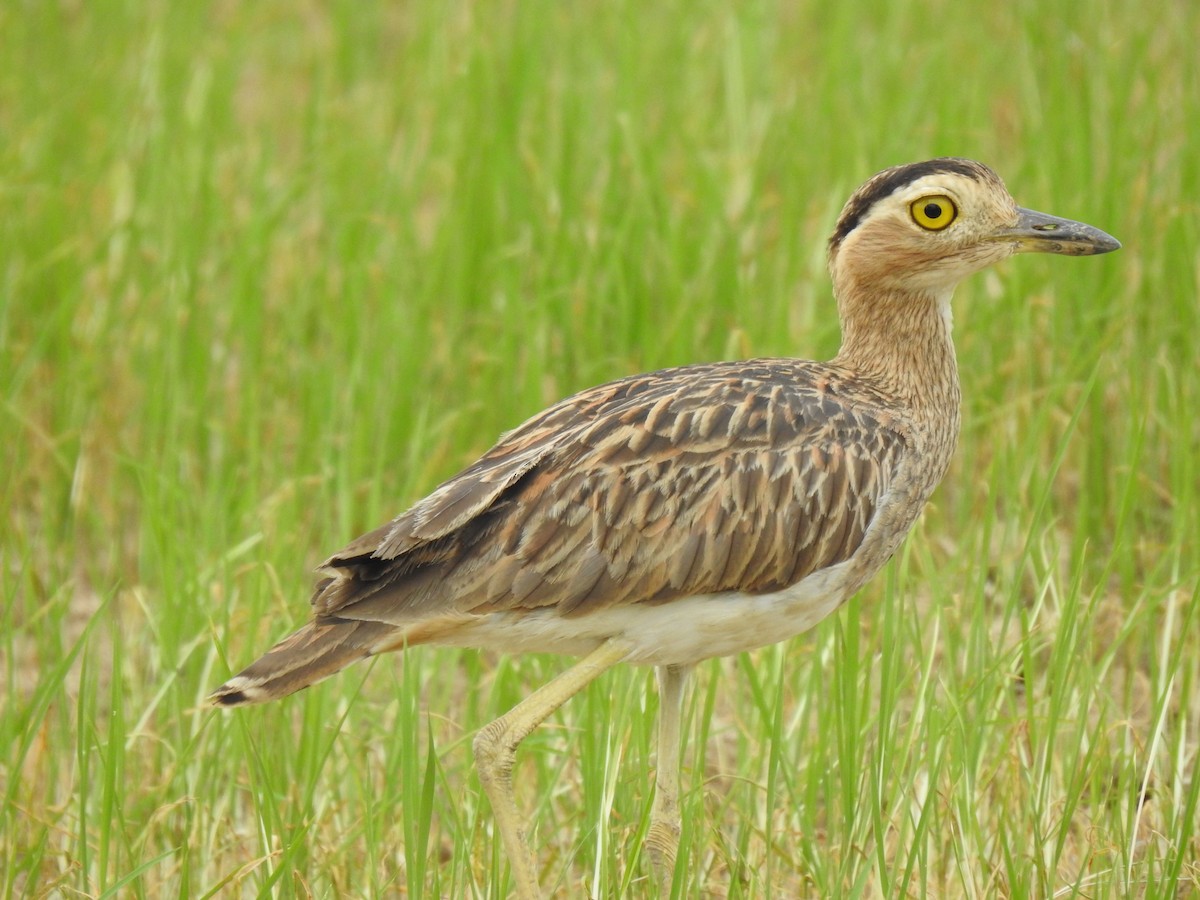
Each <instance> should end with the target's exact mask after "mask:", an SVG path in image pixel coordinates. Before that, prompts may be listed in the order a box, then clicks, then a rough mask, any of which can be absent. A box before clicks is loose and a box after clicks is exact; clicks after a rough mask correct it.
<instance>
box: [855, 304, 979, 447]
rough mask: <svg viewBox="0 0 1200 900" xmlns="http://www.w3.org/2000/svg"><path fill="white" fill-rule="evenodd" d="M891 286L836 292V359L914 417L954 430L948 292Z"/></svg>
mask: <svg viewBox="0 0 1200 900" xmlns="http://www.w3.org/2000/svg"><path fill="white" fill-rule="evenodd" d="M951 293H952V290H947V291H945V293H943V294H938V293H933V292H930V291H911V292H910V291H903V290H898V289H897V290H892V291H886V292H882V293H881V292H879V291H878V290H872V291H870V292H869V293H864V294H859V293H857V292H855V291H853V290H851V291H843V292H841V293H839V297H838V312H839V315H840V316H841V320H842V346H841V349H840V350H839V351H838V355H837V357H835V359H834V362H835V363H836V364H838V365H841V366H844V367H846V368H848V369H849V370H850V371H853V372H855V373H857V374H859V375H860V376H861V377H863V378H865V379H868V380H869V381H871V382H872V383H873V384H874V385H875V386H876V387H877V388H878V389H879V390H881V391H883V392H884V393H886V394H888V395H890V396H893V397H895V398H896V399H897V400H898V401H899V402H901V403H903V404H904V405H905V406H906V407H908V408H909V409H910V410H911V412H912V414H913V415H915V416H917V417H918V418H928V419H929V420H931V424H932V423H933V421H937V420H941V421H942V424H944V425H946V426H949V427H950V428H951V429H952V430H953V432H954V433H955V434H957V431H958V417H959V402H960V399H961V394H960V392H959V385H958V365H957V363H956V361H955V358H954V342H953V340H952V339H951V334H950V332H951V318H950V295H951Z"/></svg>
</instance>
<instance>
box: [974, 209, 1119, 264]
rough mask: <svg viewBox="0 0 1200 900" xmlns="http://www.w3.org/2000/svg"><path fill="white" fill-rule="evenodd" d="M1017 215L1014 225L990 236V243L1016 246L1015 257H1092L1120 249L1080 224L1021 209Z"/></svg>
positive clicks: (1105, 236)
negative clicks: (1050, 255) (1017, 254)
mask: <svg viewBox="0 0 1200 900" xmlns="http://www.w3.org/2000/svg"><path fill="white" fill-rule="evenodd" d="M1017 215H1018V219H1017V224H1015V225H1012V226H1010V227H1007V228H1000V229H997V231H996V232H995V234H993V235H992V236H991V240H994V241H1001V242H1004V243H1010V244H1015V245H1016V247H1017V250H1016V252H1017V253H1061V254H1063V255H1065V256H1094V255H1095V254H1097V253H1112V251H1114V250H1119V249H1120V248H1121V242H1120V241H1118V240H1117V239H1116V238H1115V237H1113V236H1112V235H1108V234H1105V233H1104V232H1103V231H1101V230H1100V229H1099V228H1093V227H1092V226H1091V225H1084V224H1083V223H1082V222H1076V221H1074V220H1072V219H1060V218H1059V217H1058V216H1049V215H1046V213H1040V212H1034V211H1033V210H1032V209H1023V208H1021V207H1018V208H1017Z"/></svg>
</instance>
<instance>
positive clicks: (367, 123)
mask: <svg viewBox="0 0 1200 900" xmlns="http://www.w3.org/2000/svg"><path fill="white" fill-rule="evenodd" d="M1160 6H1161V8H1160V9H1158V10H1156V11H1155V12H1154V13H1153V14H1150V13H1148V12H1146V11H1145V10H1143V9H1142V8H1140V7H1138V6H1137V5H1135V4H1121V3H1116V2H1112V3H1107V2H1104V3H1098V4H1092V5H1091V6H1089V7H1087V8H1086V9H1085V8H1082V7H1072V8H1070V9H1068V8H1067V7H1062V8H1061V9H1060V8H1058V7H1054V6H1048V5H1047V4H1045V3H1036V2H1033V0H1014V2H1011V3H1005V4H991V5H989V6H988V7H987V8H985V9H981V8H980V7H978V6H977V5H970V4H958V3H950V2H938V0H931V2H926V3H915V2H908V3H905V2H900V3H897V2H890V3H883V2H879V3H868V4H838V3H829V4H827V3H818V2H814V0H808V2H793V3H772V2H766V0H763V2H749V3H742V4H729V3H711V2H685V0H674V2H672V0H666V2H659V3H654V4H643V3H630V2H614V3H609V4H552V3H537V2H533V3H516V2H497V3H479V4H449V3H434V2H425V0H417V2H412V3H406V4H386V3H330V4H316V3H309V4H301V5H299V6H297V5H296V4H281V3H273V2H264V3H257V4H230V3H193V4H171V3H164V2H150V3H133V2H120V0H102V2H98V3H93V4H78V3H70V2H57V3H10V4H7V5H4V6H3V7H0V382H2V385H3V394H2V401H0V402H2V406H0V434H2V435H3V441H2V442H0V446H2V447H3V453H4V456H3V460H4V472H3V476H2V477H0V505H2V506H3V509H4V512H5V514H4V516H3V518H0V529H2V530H0V564H2V566H3V569H2V574H3V577H2V578H0V598H2V603H0V778H2V785H0V790H2V791H3V803H2V804H0V889H2V890H3V893H4V895H6V896H15V897H26V896H28V897H45V896H89V897H118V896H119V897H155V898H157V897H163V896H178V897H217V896H221V897H224V896H245V897H253V896H281V897H292V896H299V897H308V896H320V897H333V896H385V895H391V894H396V893H407V894H409V895H412V896H427V897H463V896H476V897H483V896H497V897H498V896H504V895H505V894H506V892H507V890H508V887H507V886H508V880H507V879H508V874H507V868H506V862H505V860H504V859H503V857H502V854H501V853H500V852H499V849H498V847H497V844H496V842H495V841H494V839H493V834H492V831H491V828H492V825H491V818H490V813H489V811H488V809H487V806H486V803H485V802H484V801H483V800H482V799H481V793H480V790H479V786H478V782H477V781H476V779H475V777H474V775H473V773H472V771H471V768H470V750H469V742H470V737H471V735H472V734H473V732H474V730H475V729H476V728H477V727H478V726H479V725H481V724H482V723H484V722H486V721H487V720H488V719H489V718H492V717H495V716H496V715H498V714H499V713H501V712H502V711H504V710H505V709H507V708H508V707H510V706H511V705H513V704H514V703H516V702H517V701H518V700H519V699H520V698H522V697H523V696H525V695H526V694H527V693H528V692H529V691H530V690H532V689H533V688H534V687H535V686H536V685H538V684H541V683H543V682H545V681H546V680H548V679H549V678H550V677H552V676H553V674H554V673H556V672H558V671H561V668H562V666H563V661H562V660H559V659H554V658H522V659H506V658H498V657H496V656H495V655H493V654H490V653H487V652H479V653H476V652H457V651H449V650H432V649H422V650H418V651H414V652H412V653H410V654H408V655H406V656H404V657H401V658H395V659H382V660H378V661H376V662H374V663H372V664H371V665H369V666H364V667H360V668H359V669H357V670H352V671H350V672H348V673H346V674H345V675H343V676H339V677H338V678H336V679H334V680H332V681H331V682H329V683H328V684H325V685H322V686H321V687H319V688H316V689H314V690H311V691H307V692H305V693H304V694H302V695H298V696H296V697H295V698H293V699H291V700H288V701H285V702H282V703H279V704H276V705H273V706H270V707H266V708H262V709H251V710H247V711H244V712H237V713H235V714H221V713H218V712H215V711H213V710H210V709H208V708H207V707H206V706H205V705H204V703H203V698H204V696H205V694H206V693H207V691H208V690H210V689H211V688H212V687H214V686H215V685H216V684H218V683H219V682H220V681H221V679H222V678H223V677H224V676H226V675H227V674H228V673H229V671H230V670H231V669H232V668H234V667H236V666H239V665H241V664H243V663H245V662H247V661H248V660H249V659H250V658H251V657H252V656H253V655H254V654H255V653H256V652H257V651H259V650H261V649H262V648H263V647H264V646H265V645H266V644H267V643H269V642H270V641H271V640H273V639H274V638H276V637H278V636H279V635H281V634H283V633H284V632H286V631H287V630H288V628H290V627H291V626H293V625H295V624H296V623H298V622H299V621H301V620H302V619H303V618H304V617H305V615H306V609H305V603H304V597H305V596H306V592H307V589H308V586H309V582H308V575H307V570H308V569H309V568H310V567H311V566H312V565H313V564H315V563H316V562H317V561H319V560H320V559H321V558H322V556H323V555H324V554H325V553H327V552H328V551H330V550H331V549H333V548H335V547H337V546H339V545H340V544H341V543H342V542H344V541H345V540H347V539H349V538H350V537H352V536H354V535H355V534H357V533H359V532H360V531H362V530H365V529H367V528H369V527H372V526H374V525H376V524H378V523H379V522H381V521H383V520H385V519H386V518H387V517H389V516H391V515H394V514H395V513H397V512H399V511H400V510H402V509H403V508H404V507H405V506H406V504H408V503H409V502H411V501H412V500H414V499H416V498H418V497H419V496H420V495H421V494H422V493H423V492H425V491H427V490H428V489H430V488H431V487H433V486H434V485H435V484H436V483H437V482H438V480H439V479H441V478H443V477H445V476H447V475H449V474H451V473H453V472H454V471H455V470H457V469H458V468H459V467H461V466H462V465H463V464H465V463H467V462H469V461H470V460H471V459H472V458H473V457H474V455H476V454H478V453H479V452H480V451H482V450H483V449H485V448H486V447H487V446H488V445H489V444H490V443H491V441H492V440H493V439H494V438H495V436H496V435H497V434H498V433H499V432H500V431H502V430H503V429H505V428H509V427H512V426H513V425H515V424H517V423H518V422H520V421H521V420H522V419H523V418H524V417H525V416H527V415H528V414H531V413H532V412H534V411H536V410H537V409H539V408H540V407H542V406H543V405H545V404H546V403H548V402H551V401H553V400H555V399H557V398H559V397H560V396H563V395H565V394H566V393H568V392H570V391H572V390H575V389H578V388H582V387H584V386H587V385H589V384H593V383H596V382H598V381H600V380H603V379H607V378H611V377H616V376H619V375H622V374H628V373H630V372H633V371H639V370H645V369H648V368H653V367H658V366H663V365H670V364H677V363H684V362H691V361H698V360H705V359H717V358H730V357H740V356H748V355H784V354H786V355H799V356H805V357H812V356H818V357H819V356H827V355H829V354H831V353H832V352H833V350H834V349H835V348H836V344H837V327H836V324H837V323H836V315H835V311H834V308H833V304H832V301H831V299H830V298H829V288H828V283H827V279H826V277H825V274H824V259H823V240H824V236H825V234H826V233H827V232H828V230H829V229H830V227H831V224H832V221H833V217H834V216H835V215H836V211H837V209H838V207H839V205H840V204H841V202H842V201H843V200H844V198H845V196H846V195H847V194H848V192H849V191H850V190H852V189H853V187H854V186H855V185H856V184H857V183H858V182H859V181H860V180H861V179H863V178H865V177H866V176H867V175H869V174H871V173H872V172H874V171H875V170H877V169H879V168H882V167H883V166H886V165H890V164H893V163H897V162H904V161H911V160H915V159H919V158H923V157H927V156H932V155H937V154H945V153H949V154H956V155H966V156H972V157H976V158H980V159H982V160H984V161H986V162H988V163H990V164H992V165H993V166H994V167H996V168H997V169H998V170H999V171H1000V172H1001V173H1002V174H1003V175H1004V176H1005V177H1006V179H1007V180H1008V183H1009V186H1010V187H1011V188H1012V190H1013V192H1014V193H1015V195H1016V196H1017V198H1018V200H1019V201H1020V202H1021V203H1023V204H1025V205H1028V206H1032V207H1034V208H1041V209H1045V210H1047V211H1049V212H1054V213H1058V214H1061V215H1066V216H1072V217H1077V218H1080V219H1083V220H1085V221H1089V222H1092V223H1094V224H1096V225H1098V226H1100V227H1102V228H1105V229H1106V230H1109V231H1111V232H1112V233H1113V234H1115V235H1117V236H1118V237H1120V238H1121V239H1122V240H1123V241H1124V242H1125V248H1124V249H1123V250H1122V251H1121V252H1120V253H1118V254H1114V255H1112V256H1109V257H1104V258H1102V259H1094V260H1086V261H1075V260H1063V259H1054V258H1041V257H1037V258H1033V257H1030V258H1022V259H1019V260H1016V261H1013V262H1011V263H1009V264H1006V265H1005V266H1004V267H1003V268H1001V269H999V270H997V271H995V272H993V273H989V274H988V275H986V276H983V277H979V278H976V279H975V280H974V281H972V282H971V283H969V284H967V285H964V287H963V288H962V289H961V290H960V292H959V296H958V298H957V301H956V314H957V323H958V324H957V341H958V348H959V358H960V365H961V368H962V374H963V381H964V388H965V393H966V398H967V400H966V403H967V408H966V425H965V428H964V433H963V436H962V441H961V447H960V451H959V453H958V456H957V460H956V464H955V467H954V469H953V470H952V472H951V473H950V475H949V477H948V478H947V481H946V483H945V485H944V486H943V487H942V488H941V489H940V490H939V492H938V494H937V495H936V496H935V498H934V502H933V504H932V505H931V507H930V509H929V510H928V512H927V514H926V515H925V517H924V518H923V520H922V522H921V523H920V525H919V527H918V528H917V530H916V532H915V533H914V534H913V535H912V537H911V538H910V540H909V541H908V542H907V544H906V546H905V549H904V550H903V552H902V553H901V554H900V555H899V556H898V557H897V559H896V560H895V561H894V562H893V564H892V565H891V566H890V567H889V569H888V570H887V572H886V574H885V575H884V576H881V577H880V578H879V579H877V580H876V582H875V583H874V584H873V585H872V586H870V587H869V588H868V589H866V590H865V591H864V592H863V593H862V594H861V595H860V597H859V598H857V599H856V600H855V601H854V602H852V603H851V604H849V605H848V607H847V608H846V609H845V610H843V611H841V612H840V613H839V614H838V615H837V616H835V617H833V618H831V619H830V620H829V621H828V622H826V623H824V624H823V625H821V626H820V627H819V628H817V629H816V630H814V631H813V632H811V633H809V634H807V635H804V636H802V637H800V638H797V639H796V640H794V641H791V642H788V643H787V644H784V645H780V646H777V647H773V648H769V649H766V650H763V651H760V652H758V653H755V654H752V655H748V656H744V657H739V658H735V659H728V660H720V661H715V662H712V663H709V664H706V665H704V666H702V667H701V670H700V672H699V677H698V678H697V680H696V685H695V689H694V692H693V694H692V695H691V699H690V701H689V705H688V709H687V717H686V723H685V725H686V730H685V734H686V736H687V745H688V746H687V749H686V752H685V764H684V773H685V775H684V780H685V784H684V788H685V792H684V796H683V798H682V804H683V812H684V833H683V850H682V853H683V860H682V863H681V866H680V870H679V871H680V877H679V878H678V879H677V884H676V889H675V891H674V894H675V896H678V897H685V896H687V897H690V896H729V897H772V896H773V897H797V896H838V897H875V896H887V897H899V896H940V897H951V896H967V897H997V896H1000V897H1050V896H1060V897H1089V898H1091V897H1112V898H1118V897H1129V896H1144V897H1164V898H1165V897H1176V896H1183V895H1187V894H1188V893H1189V892H1194V891H1197V890H1200V833H1198V830H1197V820H1198V818H1200V810H1198V806H1200V779H1197V778H1196V777H1195V769H1196V763H1197V754H1198V752H1200V637H1198V635H1200V621H1197V620H1198V618H1200V613H1198V612H1197V610H1198V608H1200V600H1198V594H1200V555H1198V553H1197V547H1198V546H1200V467H1198V465H1197V461H1196V460H1197V447H1198V446H1200V425H1197V421H1198V420H1197V417H1196V412H1195V411H1196V410H1197V409H1200V371H1198V368H1200V367H1198V365H1197V355H1196V349H1195V335H1196V334H1197V332H1198V330H1200V303H1198V301H1197V294H1198V288H1200V275H1198V272H1200V266H1198V264H1197V254H1196V247H1197V246H1200V216H1198V207H1197V198H1198V197H1200V159H1198V158H1197V156H1196V154H1195V153H1194V152H1193V149H1194V140H1193V137H1192V135H1193V132H1194V130H1195V122H1196V121H1198V120H1200V89H1198V85H1200V77H1198V75H1200V71H1198V70H1200V65H1198V62H1197V58H1196V54H1195V48H1194V46H1193V44H1194V36H1195V35H1196V34H1198V33H1200V8H1197V7H1195V5H1194V4H1190V3H1184V2H1176V3H1165V4H1161V5H1160ZM656 706H657V698H656V696H655V694H654V691H653V679H652V677H651V674H650V673H648V672H646V671H642V670H633V669H630V670H623V671H617V672H614V673H612V674H610V675H606V676H605V677H604V678H603V679H601V680H600V681H599V682H598V683H596V684H595V685H594V686H592V687H591V688H590V689H589V690H588V691H586V692H585V693H584V694H583V695H582V696H581V697H580V698H578V699H577V700H576V701H574V702H573V703H571V704H570V705H569V706H568V707H567V708H565V709H564V711H563V712H562V713H561V714H560V715H558V716H556V717H554V718H553V719H552V721H551V722H550V723H548V725H547V726H546V727H544V728H543V729H541V730H539V731H538V732H537V733H536V734H535V735H534V736H533V737H532V738H531V739H530V740H529V741H528V742H527V743H526V745H524V747H523V750H522V753H521V756H520V759H519V764H518V773H517V784H518V792H519V796H520V799H521V801H522V803H523V804H524V805H525V808H526V809H527V810H528V811H529V813H530V815H531V820H532V821H533V822H534V823H535V825H534V828H535V832H534V844H535V846H536V847H537V856H538V863H539V866H540V867H541V871H542V879H543V883H544V884H545V885H546V886H547V887H548V888H549V889H553V890H554V891H555V892H556V893H557V894H558V895H561V896H570V897H576V896H596V897H612V896H633V897H640V896H656V895H657V889H656V887H655V885H654V884H653V883H652V880H651V879H650V878H649V877H648V870H647V866H646V863H645V862H644V861H643V860H641V858H640V838H641V837H642V836H643V835H644V833H645V830H646V828H647V825H648V809H649V800H650V796H651V793H652V778H651V774H650V773H651V772H652V769H653V762H654V759H653V757H654V754H655V752H656V751H655V748H654V743H653V720H654V714H655V710H656Z"/></svg>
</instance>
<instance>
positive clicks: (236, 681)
mask: <svg viewBox="0 0 1200 900" xmlns="http://www.w3.org/2000/svg"><path fill="white" fill-rule="evenodd" d="M395 632H396V628H395V626H393V625H386V624H384V623H382V622H362V621H356V620H354V619H338V618H333V617H318V618H316V619H314V620H313V621H312V622H309V623H308V624H307V625H305V626H304V627H303V628H301V629H300V630H299V631H297V632H295V633H294V634H291V635H288V636H287V637H285V638H284V639H283V640H282V641H280V642H279V643H278V644H276V645H275V646H274V647H272V648H271V649H270V650H268V651H267V652H266V653H264V654H263V655H262V656H261V657H260V658H259V659H258V660H256V661H255V662H253V663H251V664H250V665H249V666H247V667H246V668H245V669H243V670H242V671H241V672H239V673H238V674H237V675H234V676H233V677H232V678H230V679H229V680H228V681H227V682H225V683H224V684H223V685H221V686H220V687H219V688H217V689H216V690H215V691H213V692H212V694H211V695H210V696H209V700H211V701H212V702H213V703H214V704H215V705H217V706H242V705H244V704H247V703H266V702H267V701H269V700H278V699H279V698H280V697H286V696H287V695H288V694H291V693H294V692H296V691H298V690H301V689H302V688H306V687H308V686H309V685H310V684H316V683H317V682H318V681H320V680H321V679H323V678H328V677H329V676H330V675H332V674H334V673H335V672H340V671H341V670H342V669H344V668H346V666H348V665H350V664H351V663H353V662H357V661H358V660H360V659H362V658H363V657H366V656H371V655H372V654H373V653H376V652H378V651H379V650H380V649H384V646H383V645H385V644H387V641H386V639H387V637H388V636H389V635H392V636H394V635H395ZM394 646H395V645H394V643H393V644H391V645H390V646H387V649H393V648H394Z"/></svg>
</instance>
